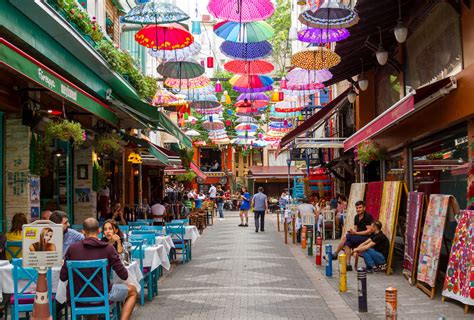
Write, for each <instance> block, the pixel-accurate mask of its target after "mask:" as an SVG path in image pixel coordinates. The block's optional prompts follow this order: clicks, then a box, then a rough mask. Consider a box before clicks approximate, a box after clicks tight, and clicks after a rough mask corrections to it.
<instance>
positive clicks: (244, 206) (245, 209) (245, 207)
mask: <svg viewBox="0 0 474 320" xmlns="http://www.w3.org/2000/svg"><path fill="white" fill-rule="evenodd" d="M241 191H242V192H241V194H240V200H241V202H240V224H239V227H248V226H249V210H250V193H249V192H248V190H247V188H246V187H242V189H241ZM244 219H245V223H244Z"/></svg>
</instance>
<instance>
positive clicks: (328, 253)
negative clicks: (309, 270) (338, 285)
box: [326, 244, 332, 277]
mask: <svg viewBox="0 0 474 320" xmlns="http://www.w3.org/2000/svg"><path fill="white" fill-rule="evenodd" d="M326 256H327V261H326V277H332V246H331V245H330V244H327V245H326Z"/></svg>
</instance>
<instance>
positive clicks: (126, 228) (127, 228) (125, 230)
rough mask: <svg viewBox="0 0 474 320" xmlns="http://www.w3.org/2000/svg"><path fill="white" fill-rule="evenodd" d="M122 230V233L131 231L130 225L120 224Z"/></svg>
mask: <svg viewBox="0 0 474 320" xmlns="http://www.w3.org/2000/svg"><path fill="white" fill-rule="evenodd" d="M118 227H119V229H120V231H122V233H128V232H129V231H130V227H129V226H118Z"/></svg>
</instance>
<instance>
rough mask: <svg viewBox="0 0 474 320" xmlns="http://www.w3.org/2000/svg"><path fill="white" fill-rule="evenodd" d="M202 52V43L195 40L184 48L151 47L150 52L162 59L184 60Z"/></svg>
mask: <svg viewBox="0 0 474 320" xmlns="http://www.w3.org/2000/svg"><path fill="white" fill-rule="evenodd" d="M199 52H201V45H200V44H199V42H196V41H194V42H193V43H191V45H190V46H188V47H185V48H182V49H175V50H154V49H149V50H148V54H149V55H150V56H152V57H155V58H158V59H162V60H171V59H174V60H183V59H186V58H188V57H192V56H195V55H197V54H198V53H199Z"/></svg>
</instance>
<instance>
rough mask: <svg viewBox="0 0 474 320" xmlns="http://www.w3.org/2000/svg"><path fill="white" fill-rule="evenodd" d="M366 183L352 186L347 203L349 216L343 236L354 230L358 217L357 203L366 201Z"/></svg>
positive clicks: (346, 219) (346, 218)
mask: <svg viewBox="0 0 474 320" xmlns="http://www.w3.org/2000/svg"><path fill="white" fill-rule="evenodd" d="M365 186H366V184H365V183H353V184H352V185H351V193H350V194H349V200H348V201H347V216H346V217H345V220H344V230H343V233H342V234H346V233H347V231H348V230H349V229H351V228H354V218H355V216H356V209H355V203H356V202H357V201H359V200H364V196H365Z"/></svg>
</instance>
